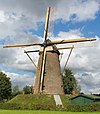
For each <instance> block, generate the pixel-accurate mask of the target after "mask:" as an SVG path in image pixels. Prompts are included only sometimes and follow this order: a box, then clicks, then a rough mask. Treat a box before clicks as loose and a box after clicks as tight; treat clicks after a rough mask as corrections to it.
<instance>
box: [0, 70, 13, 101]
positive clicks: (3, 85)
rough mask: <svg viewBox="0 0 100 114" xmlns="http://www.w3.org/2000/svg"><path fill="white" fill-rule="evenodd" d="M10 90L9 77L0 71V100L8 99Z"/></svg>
mask: <svg viewBox="0 0 100 114" xmlns="http://www.w3.org/2000/svg"><path fill="white" fill-rule="evenodd" d="M11 92H12V89H11V81H10V78H9V77H7V75H6V74H4V73H3V72H0V100H4V99H9V98H10V96H11Z"/></svg>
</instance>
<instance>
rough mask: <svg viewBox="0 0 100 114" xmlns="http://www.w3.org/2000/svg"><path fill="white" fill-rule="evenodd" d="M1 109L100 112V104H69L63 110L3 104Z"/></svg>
mask: <svg viewBox="0 0 100 114" xmlns="http://www.w3.org/2000/svg"><path fill="white" fill-rule="evenodd" d="M0 109H6V110H16V109H20V110H24V109H28V110H62V111H70V112H94V111H98V112H100V104H99V103H97V104H89V105H84V106H81V105H75V104H68V105H67V106H66V107H64V108H63V109H59V108H56V107H55V106H53V105H49V104H48V105H43V104H27V105H26V104H23V105H22V104H13V103H1V104H0Z"/></svg>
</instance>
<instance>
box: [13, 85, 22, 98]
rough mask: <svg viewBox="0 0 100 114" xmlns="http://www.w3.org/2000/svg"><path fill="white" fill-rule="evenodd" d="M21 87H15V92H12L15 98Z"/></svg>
mask: <svg viewBox="0 0 100 114" xmlns="http://www.w3.org/2000/svg"><path fill="white" fill-rule="evenodd" d="M19 92H20V91H19V86H18V85H15V86H14V87H13V90H12V95H13V96H16V95H18V94H19Z"/></svg>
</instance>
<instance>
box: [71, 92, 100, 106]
mask: <svg viewBox="0 0 100 114" xmlns="http://www.w3.org/2000/svg"><path fill="white" fill-rule="evenodd" d="M71 103H72V104H78V105H86V104H90V103H100V97H99V96H95V95H84V94H80V95H78V96H76V97H73V98H71Z"/></svg>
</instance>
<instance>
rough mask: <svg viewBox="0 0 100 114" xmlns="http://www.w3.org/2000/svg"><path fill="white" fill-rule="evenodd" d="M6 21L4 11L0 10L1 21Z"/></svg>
mask: <svg viewBox="0 0 100 114" xmlns="http://www.w3.org/2000/svg"><path fill="white" fill-rule="evenodd" d="M2 22H5V15H4V12H3V11H0V23H2Z"/></svg>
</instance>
